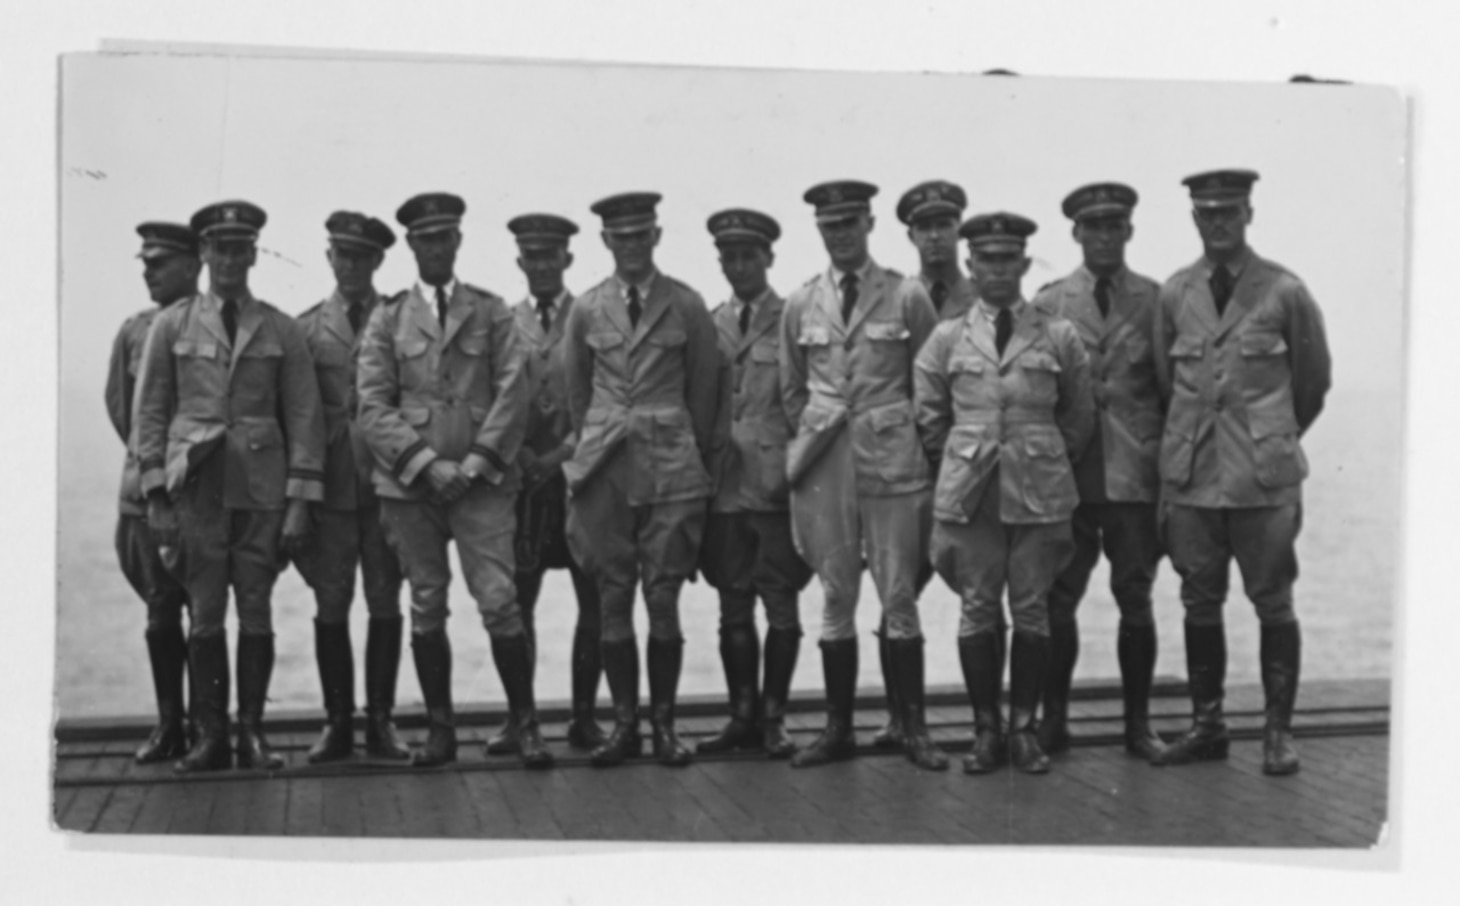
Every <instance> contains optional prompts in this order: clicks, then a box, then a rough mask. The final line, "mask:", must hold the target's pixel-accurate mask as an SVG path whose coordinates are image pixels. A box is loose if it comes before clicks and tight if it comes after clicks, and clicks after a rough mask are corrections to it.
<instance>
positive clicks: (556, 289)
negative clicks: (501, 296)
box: [517, 245, 573, 298]
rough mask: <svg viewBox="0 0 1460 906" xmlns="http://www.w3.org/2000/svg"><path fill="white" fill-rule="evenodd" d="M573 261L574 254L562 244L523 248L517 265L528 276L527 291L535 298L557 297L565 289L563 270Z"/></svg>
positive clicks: (518, 255) (519, 251) (519, 253)
mask: <svg viewBox="0 0 1460 906" xmlns="http://www.w3.org/2000/svg"><path fill="white" fill-rule="evenodd" d="M572 263H573V256H572V255H571V254H569V253H568V250H567V248H566V247H564V246H561V245H555V246H550V247H548V248H521V249H519V250H518V254H517V266H518V267H519V268H521V269H522V273H523V275H524V276H525V277H527V291H528V292H529V293H531V294H532V296H533V298H541V297H543V296H550V297H554V298H555V297H556V296H557V295H558V294H559V293H561V292H562V291H563V271H565V270H567V269H568V266H569V265H571V264H572Z"/></svg>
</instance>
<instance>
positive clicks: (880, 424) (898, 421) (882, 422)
mask: <svg viewBox="0 0 1460 906" xmlns="http://www.w3.org/2000/svg"><path fill="white" fill-rule="evenodd" d="M910 421H912V413H911V412H909V411H907V407H906V406H904V405H902V404H901V403H898V404H897V405H894V406H884V407H882V408H881V409H874V410H872V412H871V413H869V414H868V416H867V424H868V425H870V426H871V428H872V430H873V431H883V430H885V429H887V428H896V427H898V426H899V425H905V424H907V423H908V422H910Z"/></svg>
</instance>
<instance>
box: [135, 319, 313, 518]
mask: <svg viewBox="0 0 1460 906" xmlns="http://www.w3.org/2000/svg"><path fill="white" fill-rule="evenodd" d="M222 304H223V303H222V301H221V300H220V299H219V298H218V297H217V296H214V295H213V294H212V293H211V292H209V293H203V294H200V295H196V296H192V297H190V298H187V299H183V300H180V301H178V302H174V303H173V304H172V305H171V306H169V307H168V308H167V309H166V310H164V311H161V312H158V314H157V315H156V317H155V318H154V319H153V322H152V329H151V330H150V331H149V332H148V334H147V345H146V348H145V350H144V351H143V353H142V369H141V378H140V381H139V383H138V387H137V402H136V411H135V419H136V432H137V459H138V462H139V464H140V467H141V470H142V475H141V481H142V492H143V493H144V494H150V493H152V491H153V490H155V489H157V488H166V489H167V491H168V492H169V493H172V494H175V493H176V492H177V491H178V490H179V489H180V488H181V487H182V485H183V482H184V481H185V480H186V478H187V476H188V475H189V474H190V473H191V472H192V471H193V468H194V466H195V465H196V464H197V463H199V462H201V461H202V459H203V458H204V457H205V456H207V455H208V454H210V453H211V452H212V451H213V450H214V449H216V448H217V447H218V446H219V445H221V446H222V448H223V449H222V456H223V457H224V459H223V505H224V507H226V508H228V509H245V510H250V509H251V510H275V509H282V508H283V506H284V501H285V499H286V498H287V499H293V500H312V501H319V500H322V499H323V497H324V484H323V478H324V447H325V444H324V412H323V409H322V406H321V404H320V399H319V385H318V384H317V383H316V381H315V377H314V360H313V359H312V358H310V355H309V346H308V345H307V344H306V343H305V341H304V333H303V331H301V330H300V329H299V325H298V324H297V323H296V322H295V320H294V319H293V318H291V317H289V316H288V315H286V314H284V313H283V312H281V311H279V310H278V309H276V308H274V307H273V306H272V305H269V304H268V303H267V302H261V301H259V300H257V299H251V298H250V299H247V300H243V301H241V303H240V305H239V311H238V322H237V334H236V337H235V342H233V343H229V341H228V333H227V332H226V331H225V330H224V327H223V309H222Z"/></svg>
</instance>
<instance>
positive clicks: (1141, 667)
mask: <svg viewBox="0 0 1460 906" xmlns="http://www.w3.org/2000/svg"><path fill="white" fill-rule="evenodd" d="M1115 654H1116V658H1117V659H1118V660H1119V661H1120V688H1121V692H1122V693H1123V695H1124V698H1125V750H1126V752H1128V753H1130V754H1131V755H1135V756H1136V757H1138V758H1144V759H1146V760H1148V761H1149V760H1150V759H1152V758H1154V757H1156V755H1157V754H1159V753H1160V752H1161V751H1163V750H1164V749H1165V748H1166V743H1165V742H1163V741H1162V739H1161V737H1160V736H1158V735H1157V734H1156V731H1155V730H1152V729H1151V683H1152V681H1153V680H1154V678H1155V675H1156V627H1155V626H1130V625H1127V624H1126V622H1125V621H1124V620H1122V621H1121V623H1120V630H1119V631H1118V633H1117V634H1116V637H1115Z"/></svg>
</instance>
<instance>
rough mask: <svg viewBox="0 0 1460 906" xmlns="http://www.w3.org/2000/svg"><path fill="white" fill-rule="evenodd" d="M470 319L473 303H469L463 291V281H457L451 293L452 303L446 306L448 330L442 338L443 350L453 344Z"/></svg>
mask: <svg viewBox="0 0 1460 906" xmlns="http://www.w3.org/2000/svg"><path fill="white" fill-rule="evenodd" d="M469 318H471V303H470V302H468V301H467V298H466V293H465V292H463V291H462V284H461V281H460V280H457V281H456V286H455V288H453V289H452V291H451V301H450V302H448V303H447V305H446V330H445V332H444V333H443V334H442V336H441V346H442V347H443V348H444V347H446V346H448V345H450V344H451V341H452V340H453V339H454V338H455V337H456V334H457V333H458V332H459V331H460V330H461V325H463V324H465V323H466V322H467V320H468V319H469Z"/></svg>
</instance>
